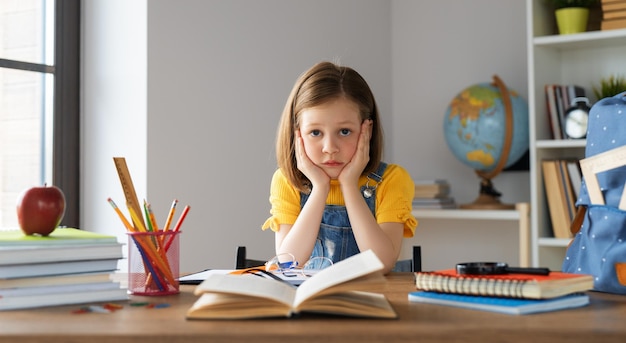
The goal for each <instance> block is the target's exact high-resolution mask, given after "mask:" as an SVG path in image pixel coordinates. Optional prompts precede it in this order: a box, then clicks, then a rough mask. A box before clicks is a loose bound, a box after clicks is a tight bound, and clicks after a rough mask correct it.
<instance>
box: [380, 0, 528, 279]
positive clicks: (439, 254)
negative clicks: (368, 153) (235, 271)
mask: <svg viewBox="0 0 626 343" xmlns="http://www.w3.org/2000/svg"><path fill="white" fill-rule="evenodd" d="M524 14H525V2H524V1H516V0H505V1H501V0H473V1H463V0H438V1H411V0H394V1H393V2H392V21H391V22H392V36H391V37H392V62H391V65H392V68H393V79H392V81H393V86H392V89H393V91H392V106H393V123H392V125H391V131H392V132H393V134H392V135H388V137H387V138H388V140H389V139H390V140H391V145H392V148H391V151H390V152H391V156H392V157H391V158H390V160H392V161H396V162H399V163H402V164H403V165H404V166H405V167H406V168H407V169H408V170H409V172H410V173H411V175H412V176H413V179H415V180H417V179H434V178H445V179H447V180H448V181H449V182H450V183H451V186H452V196H453V197H454V198H455V199H456V200H457V202H458V203H469V202H472V201H473V200H474V199H475V198H476V197H477V196H478V189H479V180H478V178H477V176H476V175H475V174H474V171H473V170H472V169H471V168H469V167H467V166H465V165H464V164H462V163H461V162H460V161H458V160H457V159H456V158H455V157H454V156H453V155H452V153H451V152H450V151H449V150H448V147H447V145H446V142H445V139H444V136H443V134H442V133H443V119H444V113H445V110H446V108H447V107H448V105H449V103H450V101H451V100H452V98H453V97H454V96H456V95H457V94H458V93H459V92H460V91H461V90H463V89H464V88H466V87H468V86H469V85H472V84H476V83H483V82H491V81H492V77H493V75H494V74H497V75H498V76H499V77H500V78H501V79H502V80H503V82H504V83H505V84H506V85H507V86H508V87H509V88H512V89H514V90H516V91H517V92H518V93H520V95H522V96H523V97H524V98H527V94H528V89H527V85H528V82H527V72H526V70H527V67H526V19H525V15H524ZM493 183H494V186H495V187H496V189H497V190H498V191H500V192H502V194H503V195H502V198H501V200H502V201H503V202H505V203H514V202H518V201H528V199H529V198H530V187H529V175H528V172H505V173H501V174H500V175H498V176H497V177H496V178H495V179H494V180H493ZM418 219H419V218H418ZM420 224H421V225H420V226H419V227H418V232H417V234H416V237H415V238H414V239H412V240H410V241H405V242H404V246H405V247H406V246H409V245H412V244H413V243H414V242H417V243H419V244H420V245H421V246H422V254H423V264H424V268H428V269H430V268H432V269H436V268H445V267H450V266H451V265H452V264H453V263H454V262H455V261H459V260H476V259H490V260H505V261H508V262H509V263H514V262H517V257H518V252H519V250H518V249H517V226H516V225H517V224H516V223H514V222H482V223H473V222H467V221H462V220H461V221H458V220H450V221H440V220H432V219H428V220H422V221H421V222H420ZM481 240H482V241H483V244H482V246H480V245H481ZM494 241H495V243H494ZM498 242H499V243H500V244H498ZM409 253H410V250H408V249H405V251H404V252H403V255H404V256H405V257H407V256H408V254H409Z"/></svg>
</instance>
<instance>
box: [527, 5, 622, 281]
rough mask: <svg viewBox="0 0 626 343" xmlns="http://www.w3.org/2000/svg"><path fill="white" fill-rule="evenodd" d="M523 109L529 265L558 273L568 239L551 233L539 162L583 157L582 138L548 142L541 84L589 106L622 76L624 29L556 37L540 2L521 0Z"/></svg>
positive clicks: (550, 13)
mask: <svg viewBox="0 0 626 343" xmlns="http://www.w3.org/2000/svg"><path fill="white" fill-rule="evenodd" d="M526 18H527V30H528V31H527V51H528V87H529V89H528V105H529V116H530V118H529V125H530V129H529V134H530V148H529V149H530V187H531V190H530V197H531V199H530V203H531V204H532V206H531V209H530V245H531V264H532V266H535V267H538V266H542V267H549V268H551V269H553V270H560V269H561V263H562V261H563V258H564V257H565V250H566V248H567V245H568V243H569V239H556V238H554V237H553V235H552V227H551V223H550V214H549V210H548V206H547V200H546V195H545V191H544V185H543V175H542V171H541V161H542V160H544V159H556V158H570V157H574V158H579V159H580V158H583V157H584V154H585V143H586V142H585V140H554V139H552V137H551V135H550V127H549V122H548V119H547V118H548V114H547V106H546V100H545V93H544V92H545V85H546V84H576V85H579V86H582V87H583V88H585V91H586V95H587V97H588V98H589V100H590V101H591V103H592V104H593V103H594V102H595V101H597V99H595V98H594V96H593V86H594V85H596V84H598V83H599V81H600V79H601V78H603V77H607V76H609V75H612V74H620V75H626V63H624V62H623V61H624V56H626V29H619V30H607V31H589V32H584V33H579V34H571V35H558V34H556V32H557V31H556V24H555V19H554V13H553V11H552V10H551V9H549V8H547V7H546V4H545V1H542V0H527V1H526Z"/></svg>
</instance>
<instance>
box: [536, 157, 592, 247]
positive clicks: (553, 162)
mask: <svg viewBox="0 0 626 343" xmlns="http://www.w3.org/2000/svg"><path fill="white" fill-rule="evenodd" d="M541 169H542V172H543V184H544V189H545V194H546V200H547V203H548V211H549V213H550V221H551V223H552V233H553V234H554V237H555V238H571V237H572V233H571V231H570V227H571V225H572V221H573V220H574V217H575V216H576V200H577V199H578V196H579V193H580V187H581V184H582V172H581V170H580V163H579V161H578V160H577V159H548V160H543V161H541Z"/></svg>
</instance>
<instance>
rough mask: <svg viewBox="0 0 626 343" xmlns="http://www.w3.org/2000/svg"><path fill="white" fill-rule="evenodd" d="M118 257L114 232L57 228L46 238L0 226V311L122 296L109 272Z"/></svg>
mask: <svg viewBox="0 0 626 343" xmlns="http://www.w3.org/2000/svg"><path fill="white" fill-rule="evenodd" d="M121 258H123V253H122V244H121V243H118V242H117V238H116V237H114V236H107V235H101V234H97V233H93V232H88V231H83V230H78V229H72V228H57V229H56V230H55V231H54V232H52V233H51V234H50V235H49V236H48V237H41V236H26V235H24V234H23V233H22V231H19V230H0V310H12V309H22V308H34V307H44V306H53V305H69V304H79V303H87V302H100V301H117V300H126V299H128V295H127V291H126V289H124V288H122V287H121V286H120V284H119V283H118V282H114V281H113V280H112V278H111V274H112V273H113V272H114V271H115V270H117V263H118V261H119V260H120V259H121Z"/></svg>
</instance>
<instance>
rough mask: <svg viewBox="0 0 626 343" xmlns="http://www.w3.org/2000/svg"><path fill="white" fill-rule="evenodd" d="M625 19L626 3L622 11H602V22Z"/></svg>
mask: <svg viewBox="0 0 626 343" xmlns="http://www.w3.org/2000/svg"><path fill="white" fill-rule="evenodd" d="M621 18H626V3H624V9H621V10H614V11H603V12H602V20H612V19H621Z"/></svg>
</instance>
